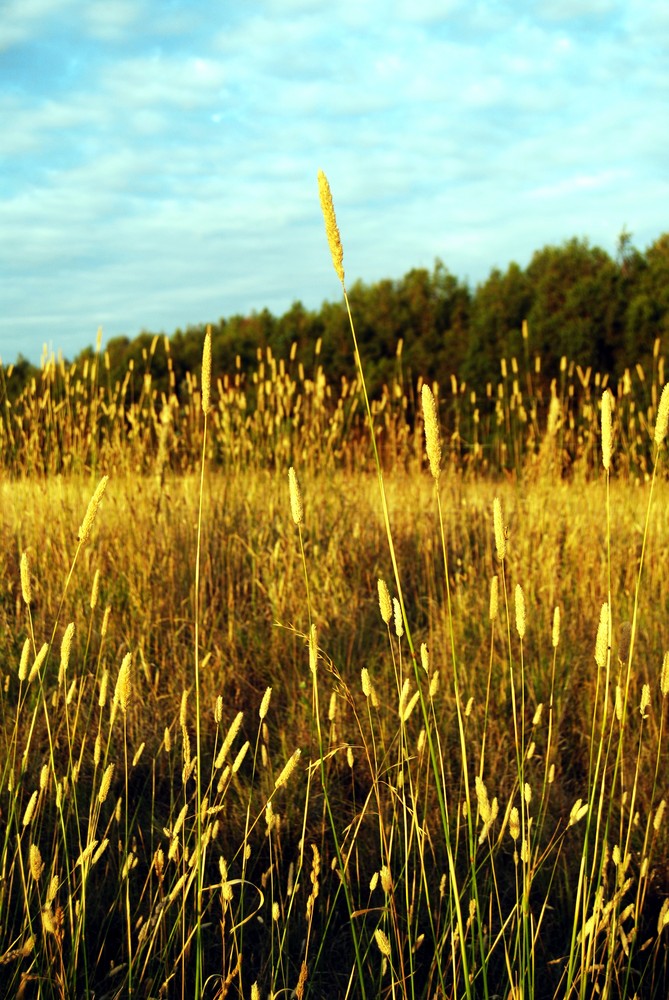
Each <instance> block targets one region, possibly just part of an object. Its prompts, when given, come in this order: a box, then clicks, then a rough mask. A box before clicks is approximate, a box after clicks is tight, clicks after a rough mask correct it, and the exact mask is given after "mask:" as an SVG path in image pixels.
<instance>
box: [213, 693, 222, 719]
mask: <svg viewBox="0 0 669 1000" xmlns="http://www.w3.org/2000/svg"><path fill="white" fill-rule="evenodd" d="M222 718H223V696H222V695H220V694H219V695H218V696H217V698H216V701H215V703H214V722H215V723H216V725H218V724H219V722H220V721H221V719H222Z"/></svg>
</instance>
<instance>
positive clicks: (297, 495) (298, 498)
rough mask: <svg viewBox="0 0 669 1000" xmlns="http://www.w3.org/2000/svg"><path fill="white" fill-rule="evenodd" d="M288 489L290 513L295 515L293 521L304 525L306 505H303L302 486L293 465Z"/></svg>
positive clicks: (289, 474) (289, 473) (290, 470)
mask: <svg viewBox="0 0 669 1000" xmlns="http://www.w3.org/2000/svg"><path fill="white" fill-rule="evenodd" d="M288 487H289V490H290V511H291V514H292V515H293V521H294V522H295V524H297V525H300V524H303V523H304V505H303V503H302V491H301V490H300V484H299V483H298V481H297V475H296V473H295V469H294V468H293V467H292V465H291V467H290V468H289V470H288Z"/></svg>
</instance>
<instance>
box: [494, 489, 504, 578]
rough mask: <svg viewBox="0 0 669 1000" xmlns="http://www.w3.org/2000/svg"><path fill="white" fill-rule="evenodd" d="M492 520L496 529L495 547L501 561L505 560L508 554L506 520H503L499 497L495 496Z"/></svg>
mask: <svg viewBox="0 0 669 1000" xmlns="http://www.w3.org/2000/svg"><path fill="white" fill-rule="evenodd" d="M492 520H493V527H494V529H495V548H496V550H497V558H498V559H499V561H500V562H503V561H504V558H505V556H506V532H505V530H504V521H503V520H502V504H501V502H500V499H499V497H495V499H494V500H493V505H492Z"/></svg>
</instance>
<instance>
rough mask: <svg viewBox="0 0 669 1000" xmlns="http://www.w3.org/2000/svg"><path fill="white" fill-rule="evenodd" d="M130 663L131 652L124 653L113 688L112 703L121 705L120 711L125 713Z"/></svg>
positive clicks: (128, 694) (128, 692) (128, 696)
mask: <svg viewBox="0 0 669 1000" xmlns="http://www.w3.org/2000/svg"><path fill="white" fill-rule="evenodd" d="M131 663H132V653H126V654H125V656H124V657H123V662H122V663H121V668H120V670H119V672H118V678H117V680H116V688H115V690H114V704H118V705H120V706H121V711H122V712H123V714H124V715H125V712H126V709H127V707H128V700H129V698H130V666H131Z"/></svg>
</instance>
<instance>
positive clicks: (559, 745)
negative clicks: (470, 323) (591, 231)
mask: <svg viewBox="0 0 669 1000" xmlns="http://www.w3.org/2000/svg"><path fill="white" fill-rule="evenodd" d="M320 184H321V197H322V205H323V210H324V216H325V221H326V232H327V235H328V239H329V241H330V247H331V250H332V256H333V263H334V265H335V270H336V272H337V274H338V276H339V277H340V279H341V281H342V284H343V283H344V274H343V263H342V256H341V245H340V242H339V234H338V230H337V228H336V220H335V219H334V210H333V209H332V205H331V201H330V196H329V188H327V182H325V179H324V178H323V177H321V180H320ZM344 295H345V301H346V302H347V306H348V299H347V298H346V292H345V290H344ZM349 314H350V313H349ZM351 335H352V343H353V353H354V357H355V360H356V366H357V375H356V377H355V378H351V379H350V380H348V381H347V380H345V379H344V380H342V381H341V382H340V383H338V384H336V385H333V384H331V383H330V382H329V381H328V375H327V372H326V371H325V370H324V369H323V367H322V365H321V364H320V361H319V350H320V345H318V344H316V345H314V358H313V370H310V371H306V370H305V369H304V366H303V364H299V365H296V364H295V351H294V349H291V350H290V352H289V354H288V356H287V357H285V358H276V357H274V356H273V355H272V354H271V352H268V351H267V350H266V349H261V348H259V349H258V359H257V362H258V363H257V368H256V369H255V370H254V371H248V372H245V371H242V370H241V368H240V366H237V367H236V370H235V371H233V372H228V373H225V372H217V371H216V370H214V372H213V377H212V370H211V369H212V364H211V356H212V344H211V338H210V334H209V333H208V334H207V335H206V337H205V338H204V344H203V360H202V369H201V371H200V370H198V371H195V372H189V373H187V375H186V377H185V379H183V380H182V381H181V383H179V384H178V383H177V379H176V375H175V371H174V369H173V367H172V365H171V361H170V352H169V342H168V341H164V342H160V341H159V339H158V338H155V339H154V340H153V342H152V343H151V345H150V347H149V348H147V350H146V351H145V354H144V359H143V360H144V370H143V371H142V372H137V371H135V370H134V368H129V369H128V371H127V373H126V375H125V376H124V377H123V378H122V379H120V380H116V381H115V380H114V379H112V377H111V374H110V369H109V365H108V363H107V361H106V358H105V354H103V353H102V352H101V350H100V343H99V342H98V349H97V351H96V353H95V354H94V355H92V356H91V357H90V358H89V359H87V360H86V361H85V362H83V363H82V365H81V366H77V365H71V366H70V365H66V364H65V363H64V362H63V361H62V360H61V359H56V358H53V357H48V356H46V355H45V357H44V358H43V362H42V366H41V369H40V371H39V374H38V375H35V376H34V377H31V378H30V379H29V380H28V381H27V382H26V383H25V384H23V385H20V386H17V385H16V384H15V383H13V382H12V378H13V377H15V376H14V374H13V372H12V369H11V367H10V368H9V369H2V380H1V385H0V388H1V390H2V399H1V400H0V402H1V405H0V456H1V457H0V469H1V472H2V480H1V482H0V490H1V497H0V500H1V507H0V510H1V512H2V513H1V516H0V533H1V541H2V544H3V549H4V552H5V559H4V562H3V564H2V576H1V578H0V594H1V600H0V615H1V616H2V618H1V622H0V624H1V625H2V629H1V632H0V635H1V636H2V639H1V643H2V659H1V660H0V662H1V664H2V667H1V669H2V677H1V679H0V680H1V683H0V692H1V700H0V734H1V736H2V741H3V746H2V751H3V752H2V756H1V758H0V760H1V764H0V991H1V993H2V995H3V996H6V997H12V998H13V997H26V998H27V997H39V998H49V1000H56V998H57V1000H62V998H81V997H85V998H88V997H91V998H96V1000H111V998H119V1000H120V998H124V997H137V998H140V997H141V998H146V1000H148V998H161V997H165V998H167V997H169V998H172V997H174V998H188V1000H190V998H193V997H198V998H199V997H203V998H204V997H206V998H222V997H226V996H229V997H244V998H252V1000H261V998H263V1000H264V998H267V997H273V998H278V997H296V998H298V1000H300V998H302V997H312V998H321V997H322V998H339V997H355V998H358V997H360V998H370V1000H371V998H377V997H383V998H386V997H388V998H391V997H392V998H395V997H398V998H399V997H401V998H404V997H410V998H419V997H420V998H426V1000H432V998H458V1000H461V998H466V1000H474V998H475V1000H479V998H481V1000H498V998H505V1000H521V998H522V1000H539V998H546V1000H548V998H556V1000H557V998H565V1000H567V998H569V1000H572V998H574V1000H575V998H580V1000H585V998H590V997H595V996H597V997H600V996H601V997H604V998H607V1000H608V998H610V1000H613V998H620V1000H622V998H625V1000H627V998H629V1000H632V998H633V997H638V998H640V1000H641V998H646V997H648V998H651V997H652V998H655V997H657V998H658V1000H664V998H665V997H666V995H667V986H668V983H669V976H668V970H667V959H666V955H667V951H666V935H667V933H668V932H667V924H668V923H669V867H668V866H667V863H666V858H667V856H669V854H668V848H669V844H668V838H667V823H666V819H665V811H666V797H667V779H666V775H667V745H666V735H665V723H666V716H667V709H666V698H667V694H668V693H669V653H668V652H667V650H669V634H668V632H669V625H668V616H667V610H668V605H669V597H668V596H667V595H668V594H669V523H668V522H669V502H668V501H669V486H668V484H667V476H666V463H667V441H666V437H667V422H668V418H669V387H668V386H665V385H664V357H663V355H662V352H661V343H660V341H659V340H658V341H657V342H656V344H655V348H654V350H653V354H652V370H651V369H649V370H648V371H645V370H644V369H643V368H642V367H641V366H640V365H639V366H637V369H636V370H635V371H633V372H630V371H627V372H625V374H624V377H623V378H621V379H620V380H619V381H618V382H617V383H616V384H615V385H613V384H610V383H609V379H608V378H607V377H605V376H602V375H599V374H597V373H593V372H592V371H590V370H589V369H588V370H586V371H583V370H581V369H580V368H579V367H578V366H577V365H574V364H571V363H570V362H569V360H568V359H563V363H562V364H561V366H560V370H559V372H556V373H554V375H553V377H546V376H545V374H542V370H541V369H542V365H541V359H540V358H536V357H535V358H533V359H530V352H529V348H528V350H527V353H526V357H525V359H524V361H523V362H522V363H519V362H518V360H517V359H515V358H511V359H509V360H508V361H507V360H506V359H500V379H499V382H498V383H497V384H495V385H492V384H489V385H488V386H487V387H485V390H484V392H483V393H480V394H479V395H478V396H477V394H476V392H474V391H473V390H472V389H471V388H470V387H467V386H466V385H465V384H462V383H460V382H458V380H457V379H456V378H455V377H453V378H452V379H451V382H450V386H449V385H447V386H442V387H439V386H437V385H427V384H425V383H423V382H422V380H421V379H420V378H418V379H415V378H414V377H413V376H411V377H410V376H409V375H408V374H407V373H405V372H403V370H402V360H401V345H398V352H397V375H396V378H395V380H394V381H393V383H392V384H391V385H390V386H388V387H386V389H385V390H384V392H383V394H382V395H381V397H380V398H378V399H376V400H371V401H370V400H369V399H368V397H367V392H366V386H365V379H364V358H363V359H361V358H360V357H359V354H358V349H357V341H356V336H355V325H354V317H352V318H351ZM528 337H529V334H528V331H527V330H526V329H524V331H523V338H524V340H525V341H526V342H527V341H528ZM159 354H160V359H161V366H162V375H161V376H160V377H159V376H158V373H157V371H154V369H155V366H156V364H157V359H158V357H159Z"/></svg>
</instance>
